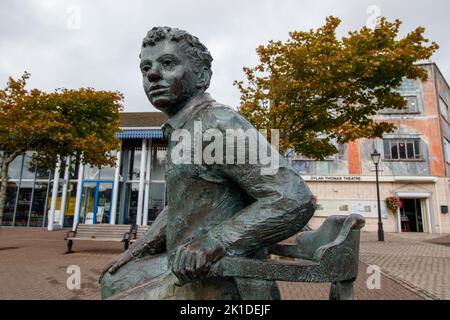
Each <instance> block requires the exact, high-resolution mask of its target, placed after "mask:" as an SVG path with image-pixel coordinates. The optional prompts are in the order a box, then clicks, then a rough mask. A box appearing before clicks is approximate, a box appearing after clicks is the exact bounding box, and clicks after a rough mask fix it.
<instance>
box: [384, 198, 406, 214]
mask: <svg viewBox="0 0 450 320" xmlns="http://www.w3.org/2000/svg"><path fill="white" fill-rule="evenodd" d="M386 206H387V207H388V209H389V210H390V211H391V212H392V213H393V214H395V213H397V211H398V209H401V208H402V207H403V202H402V200H401V199H400V198H399V197H396V196H390V197H387V198H386Z"/></svg>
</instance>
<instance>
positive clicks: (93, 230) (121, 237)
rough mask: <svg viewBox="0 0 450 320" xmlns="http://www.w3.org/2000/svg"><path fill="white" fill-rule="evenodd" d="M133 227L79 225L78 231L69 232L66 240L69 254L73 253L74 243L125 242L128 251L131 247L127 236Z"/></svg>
mask: <svg viewBox="0 0 450 320" xmlns="http://www.w3.org/2000/svg"><path fill="white" fill-rule="evenodd" d="M132 227H133V226H131V225H111V224H78V225H77V228H76V230H75V231H69V232H68V233H67V235H66V237H65V239H64V240H66V241H67V253H72V245H73V242H74V241H99V242H124V248H125V250H127V249H128V246H129V239H128V238H127V234H128V233H129V232H130V231H131V228H132Z"/></svg>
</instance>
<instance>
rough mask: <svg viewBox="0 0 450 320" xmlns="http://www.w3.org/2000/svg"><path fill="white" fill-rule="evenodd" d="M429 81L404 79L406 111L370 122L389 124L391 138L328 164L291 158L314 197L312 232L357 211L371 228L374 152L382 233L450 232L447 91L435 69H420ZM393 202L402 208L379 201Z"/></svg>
mask: <svg viewBox="0 0 450 320" xmlns="http://www.w3.org/2000/svg"><path fill="white" fill-rule="evenodd" d="M422 67H423V68H425V69H426V70H427V72H428V80H427V81H425V82H422V81H420V80H416V81H414V80H406V81H404V82H403V84H402V86H401V88H400V89H399V91H400V93H401V94H402V95H403V96H404V97H405V99H406V100H407V103H408V104H407V108H406V109H405V110H383V112H380V113H379V115H377V117H376V118H377V120H380V121H385V122H390V123H394V124H395V125H396V127H397V129H396V130H395V132H392V133H390V134H386V135H385V136H384V137H383V139H376V140H367V139H361V140H359V141H355V142H352V143H349V144H347V145H343V146H338V149H339V154H337V155H336V156H334V157H332V158H330V159H327V160H328V161H322V162H317V161H310V160H308V159H302V158H293V159H292V164H293V166H294V167H295V168H296V170H297V171H298V172H300V173H301V174H302V176H303V177H304V179H305V180H306V181H307V182H308V185H309V186H310V188H311V189H312V191H313V193H314V194H315V195H316V196H317V197H318V199H319V210H318V211H317V213H316V215H315V218H314V219H313V221H312V222H311V226H312V227H313V228H314V227H317V226H318V225H320V224H321V223H322V222H323V220H324V219H325V218H326V217H328V216H330V215H336V214H350V213H359V214H361V215H363V216H364V217H365V218H366V221H367V225H366V228H365V230H369V231H375V230H377V229H378V225H377V223H378V205H377V192H376V183H375V181H376V179H375V166H374V163H373V162H372V159H371V154H372V153H373V152H374V150H375V149H376V150H378V152H379V153H380V154H381V155H382V161H381V165H380V170H381V172H380V192H381V211H382V216H383V223H384V229H385V231H387V232H425V233H450V215H449V214H448V206H449V202H450V190H449V168H450V167H449V165H450V126H449V119H450V114H449V106H450V90H449V86H448V83H447V82H446V81H445V79H444V77H443V76H442V74H441V72H440V71H439V69H438V67H437V66H436V65H435V64H433V63H429V64H424V65H422ZM389 196H396V197H399V198H400V199H401V200H402V203H403V207H402V208H401V209H399V210H398V211H397V212H391V211H389V210H388V209H387V206H386V204H385V199H386V198H387V197H389Z"/></svg>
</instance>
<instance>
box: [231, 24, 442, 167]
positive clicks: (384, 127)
mask: <svg viewBox="0 0 450 320" xmlns="http://www.w3.org/2000/svg"><path fill="white" fill-rule="evenodd" d="M340 23H341V20H340V19H338V18H336V17H328V18H327V20H326V24H325V25H324V26H322V27H321V28H319V29H317V30H310V31H309V32H297V31H296V32H291V33H290V34H289V39H288V41H287V42H285V43H283V42H281V41H270V42H269V43H268V45H267V46H260V47H258V49H257V53H258V55H259V59H260V63H259V64H258V65H257V66H256V67H254V68H247V67H245V68H244V72H245V75H246V78H247V81H246V82H245V83H244V81H235V85H236V86H237V87H238V88H239V90H240V92H241V103H240V106H239V112H240V113H241V114H242V115H244V116H245V117H247V118H248V119H249V120H250V122H252V124H253V125H255V126H256V127H257V128H259V129H279V130H280V148H281V150H282V151H286V150H295V152H297V153H298V154H302V155H304V156H307V157H311V158H315V159H318V160H322V159H324V158H325V157H327V156H330V155H333V154H335V153H336V152H337V149H336V147H335V144H334V143H333V142H334V141H336V142H337V143H342V144H343V143H347V142H349V141H353V140H356V139H359V138H377V137H382V136H383V134H384V133H385V132H391V131H392V130H393V129H394V126H393V125H392V124H389V123H383V122H376V121H374V120H373V116H374V115H376V114H377V112H379V111H380V110H382V109H385V108H393V109H402V108H404V107H405V105H406V102H405V100H404V99H403V98H402V97H401V96H400V94H399V93H398V92H397V91H396V88H398V87H399V86H400V84H401V82H402V80H403V79H404V78H410V79H417V78H420V79H422V80H426V78H427V72H426V71H425V70H424V69H423V68H421V67H420V66H417V64H416V63H417V62H419V61H421V60H425V59H429V58H430V57H431V56H432V54H433V53H434V52H435V51H436V50H437V49H438V45H437V44H436V43H434V42H433V43H431V44H429V45H427V43H428V39H426V38H424V32H425V29H424V28H422V27H419V28H417V29H416V30H414V31H412V32H410V33H408V34H407V35H406V36H405V37H403V38H399V37H398V33H399V28H400V26H401V22H400V21H399V20H396V21H395V22H388V21H387V20H386V19H385V18H381V19H380V23H379V25H378V26H377V28H376V29H374V30H372V29H369V28H367V27H364V28H362V29H361V30H359V31H354V32H349V33H348V36H346V37H343V38H342V39H338V38H337V36H336V29H337V27H338V26H339V25H340Z"/></svg>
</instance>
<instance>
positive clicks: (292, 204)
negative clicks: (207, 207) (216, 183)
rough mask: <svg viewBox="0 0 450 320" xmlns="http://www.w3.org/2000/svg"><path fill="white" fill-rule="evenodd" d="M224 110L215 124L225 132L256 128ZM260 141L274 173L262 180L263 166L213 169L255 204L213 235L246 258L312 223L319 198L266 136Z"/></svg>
mask: <svg viewBox="0 0 450 320" xmlns="http://www.w3.org/2000/svg"><path fill="white" fill-rule="evenodd" d="M219 111H220V118H219V119H218V120H219V121H215V123H218V124H219V128H218V129H219V130H220V131H222V132H224V131H225V130H226V129H227V128H229V127H230V126H231V127H232V128H234V129H235V128H242V129H243V130H244V131H246V130H248V129H254V128H253V126H252V125H251V124H250V123H248V121H247V120H246V119H245V118H243V117H242V116H240V115H237V114H236V113H235V112H234V111H226V110H219ZM227 112H228V113H229V116H227ZM260 139H262V140H261V143H259V144H258V146H257V148H258V149H257V150H258V151H259V150H271V151H270V152H271V154H272V160H274V161H273V162H272V165H273V167H274V169H275V170H274V172H273V174H271V175H263V174H262V173H263V171H264V170H262V169H263V168H264V167H265V166H262V165H261V164H260V162H258V163H257V164H245V165H236V164H235V165H229V164H228V165H226V164H224V165H214V166H213V167H214V171H216V172H217V173H218V174H220V175H221V176H223V177H226V178H227V179H230V180H232V181H234V182H236V183H237V184H238V185H239V186H240V187H241V188H242V189H243V190H244V191H245V192H246V193H247V194H248V195H249V196H251V197H252V198H253V199H254V202H253V203H252V204H250V205H249V206H248V207H246V208H244V209H243V210H242V211H240V212H238V213H237V214H235V215H234V216H233V217H232V218H230V219H229V220H227V221H225V222H223V223H222V224H220V225H218V226H216V227H214V228H213V229H212V230H210V231H209V232H208V233H209V235H210V236H211V237H212V238H213V239H214V240H217V241H218V242H219V243H220V244H221V245H222V246H223V248H225V251H226V252H227V254H228V255H233V256H247V255H249V254H251V253H253V252H255V251H257V250H258V249H259V248H261V247H265V246H269V245H272V244H275V243H277V242H280V241H283V240H285V239H287V238H289V237H291V236H293V235H295V234H296V233H298V232H299V231H301V230H302V228H303V227H304V226H305V225H306V224H307V223H308V222H309V220H310V219H311V218H312V216H313V215H314V211H315V208H316V203H315V198H314V197H313V195H312V193H311V191H310V190H309V188H308V187H307V185H306V184H305V183H304V181H303V180H302V178H301V177H300V175H298V174H297V173H296V172H295V171H294V169H293V168H292V166H291V165H290V164H288V163H287V161H286V160H285V159H284V158H283V157H282V156H281V155H280V154H279V153H278V151H277V150H275V149H274V148H272V147H271V146H270V144H269V142H268V141H267V140H266V139H265V138H264V137H262V136H260ZM236 151H237V150H236V149H235V155H237V152H236ZM247 151H248V150H247ZM269 154H270V153H269ZM277 162H278V164H277ZM277 167H278V168H277ZM277 169H278V170H277Z"/></svg>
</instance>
